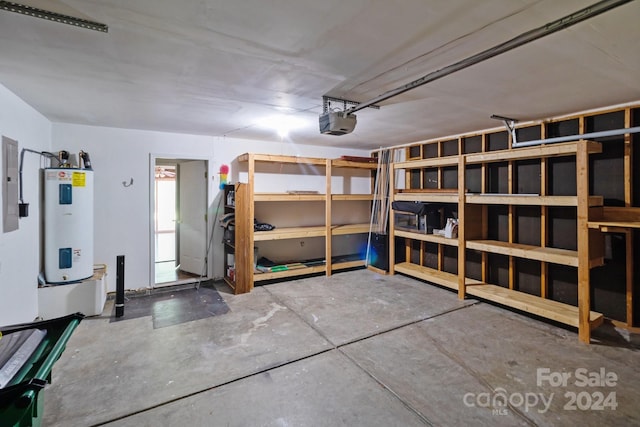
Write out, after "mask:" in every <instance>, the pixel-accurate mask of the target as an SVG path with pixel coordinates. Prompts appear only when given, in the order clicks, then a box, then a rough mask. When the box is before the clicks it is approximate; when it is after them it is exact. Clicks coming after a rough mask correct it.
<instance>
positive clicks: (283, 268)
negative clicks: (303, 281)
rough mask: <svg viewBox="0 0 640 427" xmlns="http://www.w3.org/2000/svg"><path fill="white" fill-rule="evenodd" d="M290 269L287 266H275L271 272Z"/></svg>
mask: <svg viewBox="0 0 640 427" xmlns="http://www.w3.org/2000/svg"><path fill="white" fill-rule="evenodd" d="M288 269H289V267H287V266H286V265H274V266H273V267H271V272H272V273H273V272H276V271H287V270H288Z"/></svg>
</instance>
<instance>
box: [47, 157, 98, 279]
mask: <svg viewBox="0 0 640 427" xmlns="http://www.w3.org/2000/svg"><path fill="white" fill-rule="evenodd" d="M44 199H45V200H44V220H45V223H44V247H45V251H44V274H45V280H46V281H47V283H52V284H56V283H68V282H74V281H78V280H84V279H87V278H89V277H91V276H93V171H92V170H90V169H74V168H47V169H45V170H44Z"/></svg>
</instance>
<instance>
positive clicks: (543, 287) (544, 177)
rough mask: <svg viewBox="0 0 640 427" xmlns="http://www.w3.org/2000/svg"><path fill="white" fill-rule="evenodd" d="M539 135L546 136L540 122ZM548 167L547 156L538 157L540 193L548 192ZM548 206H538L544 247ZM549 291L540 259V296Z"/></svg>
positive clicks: (545, 294)
mask: <svg viewBox="0 0 640 427" xmlns="http://www.w3.org/2000/svg"><path fill="white" fill-rule="evenodd" d="M540 137H541V139H545V138H546V137H547V128H546V126H545V124H544V123H541V124H540ZM548 174H549V169H548V164H547V158H546V157H543V158H541V159H540V195H541V196H546V195H548V194H549V175H548ZM548 221H549V207H548V206H541V207H540V246H541V247H543V248H545V247H547V245H548V244H549V223H548ZM548 293H549V264H547V263H546V262H544V261H542V262H540V296H541V297H542V298H548Z"/></svg>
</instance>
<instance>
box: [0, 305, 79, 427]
mask: <svg viewBox="0 0 640 427" xmlns="http://www.w3.org/2000/svg"><path fill="white" fill-rule="evenodd" d="M83 318H84V315H83V314H82V313H76V314H71V315H68V316H64V317H59V318H57V319H51V320H45V321H41V322H32V323H25V324H22V325H13V326H6V327H3V328H0V332H2V335H5V336H6V335H8V334H11V333H13V332H17V331H21V330H26V329H33V328H36V329H44V330H46V331H47V333H46V335H45V337H44V339H43V340H42V342H40V344H39V345H38V347H37V348H36V350H35V351H34V352H33V353H32V355H31V357H30V358H29V359H28V360H27V362H26V363H25V364H24V365H23V366H22V368H21V369H20V370H19V371H18V372H17V374H16V375H15V376H14V377H13V378H12V379H11V381H10V382H9V383H8V384H7V385H6V386H5V388H3V389H0V426H3V427H26V426H40V424H41V422H42V411H43V408H44V387H45V385H46V384H47V383H49V382H50V381H51V370H52V368H53V365H54V363H55V362H56V361H57V360H58V359H59V358H60V356H61V355H62V352H63V351H64V349H65V347H66V345H67V341H69V338H71V335H72V334H73V331H74V330H75V329H76V327H77V326H78V325H79V324H80V321H81V320H82V319H83Z"/></svg>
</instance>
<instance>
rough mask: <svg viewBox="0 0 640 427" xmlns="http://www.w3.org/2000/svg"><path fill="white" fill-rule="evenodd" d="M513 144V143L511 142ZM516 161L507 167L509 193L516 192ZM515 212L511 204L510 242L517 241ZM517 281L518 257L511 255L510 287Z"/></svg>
mask: <svg viewBox="0 0 640 427" xmlns="http://www.w3.org/2000/svg"><path fill="white" fill-rule="evenodd" d="M509 141H511V136H509ZM509 146H511V143H510V144H509ZM513 163H514V162H513V161H512V160H510V161H509V165H508V167H507V174H508V178H507V192H508V193H509V194H514V188H513V187H514V182H515V179H514V170H515V167H514V164H513ZM515 212H516V207H515V206H514V205H509V213H508V227H509V243H514V242H515V234H516V231H515V230H516V227H515ZM515 283H516V259H515V257H512V256H509V289H514V288H515Z"/></svg>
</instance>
